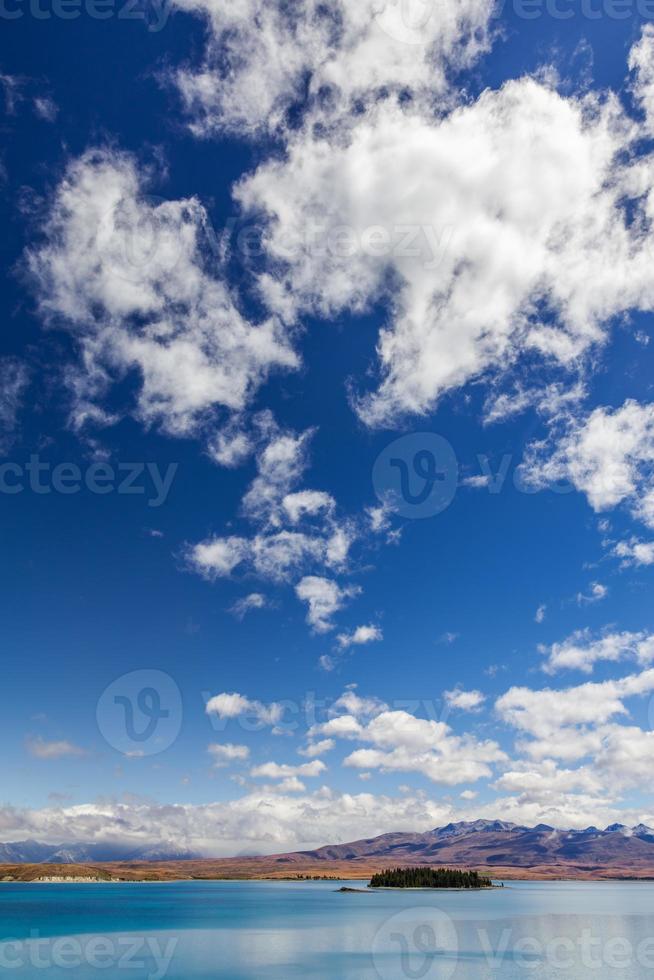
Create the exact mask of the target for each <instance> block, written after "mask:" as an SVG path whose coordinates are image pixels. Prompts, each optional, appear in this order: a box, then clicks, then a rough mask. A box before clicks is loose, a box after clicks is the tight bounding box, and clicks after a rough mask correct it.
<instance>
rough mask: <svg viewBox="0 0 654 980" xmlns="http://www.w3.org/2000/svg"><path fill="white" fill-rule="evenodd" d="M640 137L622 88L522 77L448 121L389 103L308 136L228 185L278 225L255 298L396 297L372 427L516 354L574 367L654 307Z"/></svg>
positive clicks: (328, 305)
mask: <svg viewBox="0 0 654 980" xmlns="http://www.w3.org/2000/svg"><path fill="white" fill-rule="evenodd" d="M639 135H640V132H639V131H638V129H637V127H636V124H635V123H634V122H633V121H632V120H630V119H629V118H628V117H626V116H625V114H624V112H623V110H622V108H621V106H620V104H619V102H618V101H617V99H616V98H615V97H614V96H608V97H606V98H600V97H598V96H597V95H596V94H591V95H588V96H583V97H564V96H562V95H560V94H558V93H557V92H555V91H554V90H553V89H552V88H550V87H548V86H547V85H545V84H544V83H542V82H537V81H535V80H533V79H530V78H523V79H519V80H515V81H511V82H508V83H506V84H505V85H504V86H503V87H502V88H501V89H500V90H499V91H485V92H484V93H483V94H482V95H481V96H480V97H479V99H478V100H477V101H476V102H474V103H471V104H467V105H465V106H463V107H460V108H457V109H455V110H454V111H452V112H451V113H450V114H449V115H446V116H445V117H444V118H438V119H435V118H433V117H430V116H426V115H422V114H421V113H420V112H419V111H417V110H416V107H415V106H409V107H402V106H398V105H395V104H392V103H390V102H380V103H379V104H376V105H375V106H373V107H371V108H370V109H369V111H368V112H367V113H365V114H364V115H362V116H360V117H359V118H358V119H357V120H356V123H355V124H353V125H352V128H351V129H350V130H349V131H348V133H347V134H346V135H345V136H343V135H341V134H339V135H338V138H334V139H331V140H330V135H329V133H326V134H325V133H324V132H323V131H321V132H320V134H319V136H314V135H312V132H311V130H310V129H308V128H307V129H302V130H300V131H299V133H298V134H297V135H295V136H292V137H289V141H288V151H287V154H286V155H285V156H284V157H282V158H276V159H274V160H272V161H269V162H266V163H264V164H262V165H261V166H260V167H259V168H258V170H257V171H256V172H255V173H254V174H252V175H251V176H248V177H246V178H244V179H243V180H242V181H241V183H240V184H239V186H238V188H237V190H236V196H237V199H238V200H239V202H240V203H241V204H242V205H243V207H244V208H245V209H246V211H250V212H252V213H256V214H261V213H263V214H265V215H267V216H268V221H269V224H268V233H267V238H266V248H267V251H268V256H269V258H270V260H271V262H272V263H273V265H274V268H273V271H272V272H271V273H270V274H269V275H268V277H267V278H266V277H264V278H263V279H262V280H261V287H262V292H263V295H264V296H265V297H267V299H268V300H269V302H271V303H272V304H273V307H274V298H275V296H279V295H283V297H284V302H283V309H282V305H280V315H285V316H288V315H289V297H292V298H293V302H294V304H295V312H296V313H297V314H298V315H302V314H305V313H310V314H318V315H321V316H324V317H334V316H336V315H338V314H339V313H340V312H341V311H344V310H349V311H361V310H364V309H367V308H368V307H369V306H370V305H371V304H372V303H373V302H374V301H378V300H380V299H383V298H384V297H388V296H389V293H390V294H391V295H392V303H391V304H390V306H391V307H392V312H391V315H390V316H391V318H390V322H389V323H388V325H387V326H386V328H385V329H384V330H383V331H382V333H381V336H380V340H379V344H378V353H379V361H380V373H381V383H380V385H379V388H378V390H377V391H376V392H374V393H372V394H371V395H369V396H367V397H363V398H362V399H360V400H359V402H358V408H359V411H360V412H361V414H362V416H363V418H364V419H365V420H366V421H367V422H368V423H370V424H377V423H385V422H388V421H390V420H392V419H394V418H397V416H398V415H402V414H403V413H407V412H411V413H423V412H427V411H429V410H431V409H432V408H433V406H434V405H435V404H436V402H437V401H438V399H439V398H440V397H441V396H442V395H444V394H445V393H446V392H448V391H450V390H452V389H454V388H458V387H460V386H462V385H464V384H465V383H466V382H468V381H470V380H472V379H473V378H478V377H480V376H481V375H484V374H488V373H489V372H490V373H491V374H492V373H493V372H498V371H499V372H506V371H507V370H508V369H510V368H512V367H513V366H514V365H515V364H516V362H517V360H518V359H519V358H520V357H521V356H523V355H524V356H525V357H527V358H529V359H530V360H531V361H534V359H535V358H537V359H539V360H540V361H541V363H544V364H547V365H550V366H552V367H557V366H558V367H559V368H562V369H565V370H566V371H567V370H568V369H569V370H570V371H577V370H578V368H579V366H580V363H581V362H582V358H583V356H584V355H585V354H587V353H588V352H589V351H591V350H592V349H593V348H594V347H595V346H597V345H600V344H603V343H605V342H606V340H607V336H608V332H607V327H608V324H609V322H610V320H611V319H612V317H614V316H615V315H616V314H618V313H620V312H622V311H624V310H629V309H642V310H650V309H652V308H653V307H654V273H653V272H652V262H651V258H650V245H649V241H650V235H649V230H648V228H649V221H650V215H651V214H654V203H652V202H654V191H653V190H652V188H653V187H654V162H653V161H652V159H650V158H649V157H647V156H641V157H639V159H638V161H637V163H634V164H633V165H631V164H630V163H629V162H625V161H627V156H628V151H629V149H630V147H631V145H632V144H633V142H634V140H635V139H636V138H637V137H638V136H639ZM625 200H628V201H629V202H630V205H633V207H634V208H635V209H636V211H637V212H638V220H634V221H629V220H628V219H627V216H626V212H625V209H624V207H623V205H624V202H625ZM408 235H411V236H412V238H411V240H410V244H411V248H408V247H407V236H408ZM275 266H276V267H275ZM566 378H567V381H566V385H565V387H564V388H559V389H558V395H557V404H558V405H559V410H560V405H561V399H562V398H563V399H565V397H566V393H567V389H568V387H569V384H568V382H569V381H570V378H569V377H568V376H567V375H566ZM573 382H575V383H576V379H573Z"/></svg>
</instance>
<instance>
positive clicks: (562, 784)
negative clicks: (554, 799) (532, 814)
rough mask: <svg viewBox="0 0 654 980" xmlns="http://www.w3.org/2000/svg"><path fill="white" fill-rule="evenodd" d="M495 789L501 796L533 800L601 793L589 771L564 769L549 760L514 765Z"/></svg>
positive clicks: (499, 780)
mask: <svg viewBox="0 0 654 980" xmlns="http://www.w3.org/2000/svg"><path fill="white" fill-rule="evenodd" d="M495 786H496V787H497V789H499V790H502V791H504V792H509V793H529V794H530V795H532V796H543V795H546V794H547V795H549V794H551V793H552V792H558V793H571V792H574V791H582V792H584V793H600V792H601V791H602V789H603V786H602V781H601V779H599V777H598V776H597V775H595V774H594V773H593V772H592V771H591V770H590V769H587V768H583V767H582V768H580V769H563V768H561V766H559V765H557V763H555V762H554V761H553V760H552V759H544V760H543V761H542V762H538V763H536V762H522V763H517V764H516V766H515V768H514V769H511V770H507V771H506V772H504V773H502V775H501V776H500V778H499V779H498V780H497V782H496V783H495Z"/></svg>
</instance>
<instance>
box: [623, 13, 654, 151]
mask: <svg viewBox="0 0 654 980" xmlns="http://www.w3.org/2000/svg"><path fill="white" fill-rule="evenodd" d="M629 68H630V70H631V71H632V72H633V73H634V79H633V91H634V95H635V97H636V100H637V102H639V103H640V106H641V108H642V110H643V112H644V114H645V125H646V128H647V130H648V132H649V134H650V136H651V135H654V27H653V26H652V24H645V25H644V27H643V32H642V35H641V38H640V41H639V42H638V43H637V44H635V45H634V46H633V47H632V49H631V51H630V52H629Z"/></svg>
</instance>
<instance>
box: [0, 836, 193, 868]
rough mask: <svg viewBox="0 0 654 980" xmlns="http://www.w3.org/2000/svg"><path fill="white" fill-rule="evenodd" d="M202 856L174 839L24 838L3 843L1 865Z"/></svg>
mask: <svg viewBox="0 0 654 980" xmlns="http://www.w3.org/2000/svg"><path fill="white" fill-rule="evenodd" d="M200 857H202V855H201V854H198V853H197V852H195V851H187V850H184V849H183V848H180V847H178V846H177V845H175V844H173V843H171V842H170V841H164V842H162V843H158V844H144V845H141V846H140V847H135V846H134V845H133V844H130V845H125V844H82V843H79V842H71V843H66V844H44V843H42V842H41V841H37V840H22V841H15V842H13V843H7V844H0V864H84V863H87V862H92V863H95V862H101V863H104V862H107V861H190V860H193V859H197V858H200Z"/></svg>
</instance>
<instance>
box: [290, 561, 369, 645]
mask: <svg viewBox="0 0 654 980" xmlns="http://www.w3.org/2000/svg"><path fill="white" fill-rule="evenodd" d="M360 591H361V590H360V589H359V588H358V587H356V586H349V587H346V588H342V587H341V586H340V585H338V583H337V582H334V581H333V580H331V579H326V578H322V577H321V576H318V575H307V576H305V577H304V578H303V579H301V580H300V582H298V584H297V585H296V586H295V592H296V595H297V597H298V599H301V600H302V601H303V602H306V603H307V604H308V606H309V611H308V612H307V623H308V624H309V625H310V626H311V628H312V629H314V630H315V632H316V633H328V632H329V631H330V630H331V629H333V628H334V624H333V623H332V618H333V617H334V615H335V614H336V613H337V612H338V611H339V610H340V609H342V608H343V606H344V605H345V602H346V600H347V599H349V598H351V597H352V596H355V595H357V593H358V592H360Z"/></svg>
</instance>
